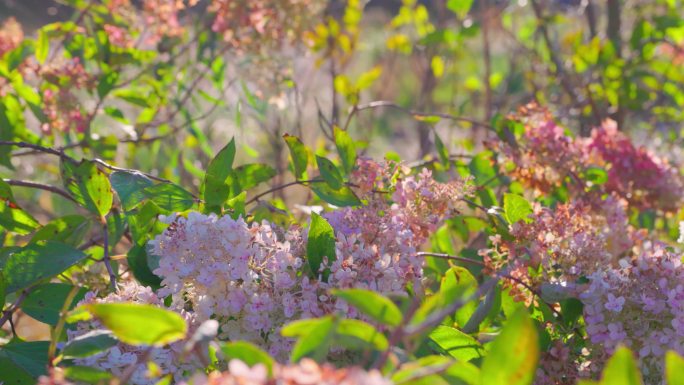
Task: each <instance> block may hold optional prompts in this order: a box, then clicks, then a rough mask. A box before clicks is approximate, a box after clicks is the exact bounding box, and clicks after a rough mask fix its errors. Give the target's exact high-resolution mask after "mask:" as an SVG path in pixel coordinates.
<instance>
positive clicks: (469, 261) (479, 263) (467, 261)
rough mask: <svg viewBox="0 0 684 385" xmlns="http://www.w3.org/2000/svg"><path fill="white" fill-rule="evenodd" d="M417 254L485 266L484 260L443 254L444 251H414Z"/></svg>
mask: <svg viewBox="0 0 684 385" xmlns="http://www.w3.org/2000/svg"><path fill="white" fill-rule="evenodd" d="M416 255H417V256H419V257H435V258H441V259H449V260H452V261H459V262H463V263H470V264H473V265H478V266H483V267H484V266H485V264H484V262H482V261H478V260H475V259H470V258H465V257H459V256H456V255H450V254H445V253H433V252H429V251H420V252H418V253H416Z"/></svg>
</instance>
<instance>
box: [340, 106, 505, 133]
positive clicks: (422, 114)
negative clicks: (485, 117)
mask: <svg viewBox="0 0 684 385" xmlns="http://www.w3.org/2000/svg"><path fill="white" fill-rule="evenodd" d="M383 107H387V108H394V109H397V110H399V111H402V112H404V113H407V114H409V115H413V116H417V117H431V116H437V117H439V118H442V119H447V120H453V121H456V122H465V123H470V124H472V125H474V126H480V127H485V128H488V129H493V127H492V126H491V125H489V124H487V123H485V122H479V121H477V120H474V119H470V118H465V117H462V116H455V115H450V114H445V113H440V112H423V111H414V110H411V109H408V108H404V107H402V106H400V105H398V104H397V103H394V102H391V101H387V100H377V101H374V102H370V103H366V104H359V105H357V106H355V107H354V108H353V109H352V111H351V112H350V115H351V114H352V113H357V112H358V111H363V110H369V109H375V108H383Z"/></svg>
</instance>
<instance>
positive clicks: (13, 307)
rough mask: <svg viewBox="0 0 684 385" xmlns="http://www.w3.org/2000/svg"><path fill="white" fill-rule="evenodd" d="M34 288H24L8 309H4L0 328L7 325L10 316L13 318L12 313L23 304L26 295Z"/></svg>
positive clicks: (0, 318)
mask: <svg viewBox="0 0 684 385" xmlns="http://www.w3.org/2000/svg"><path fill="white" fill-rule="evenodd" d="M31 290H33V288H28V289H26V290H22V292H21V294H19V297H17V299H16V300H15V301H14V303H13V304H12V305H10V307H9V308H8V309H7V310H3V311H2V317H0V328H2V327H3V326H4V325H5V322H7V321H8V320H9V319H10V318H12V315H13V314H14V312H15V311H16V310H17V309H19V307H20V306H21V303H22V302H24V300H25V299H26V297H27V296H28V295H29V293H30V292H31Z"/></svg>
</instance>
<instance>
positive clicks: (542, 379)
mask: <svg viewBox="0 0 684 385" xmlns="http://www.w3.org/2000/svg"><path fill="white" fill-rule="evenodd" d="M587 353H588V352H587ZM590 367H591V361H590V360H588V359H587V357H585V356H584V355H581V354H576V353H574V352H573V351H572V350H571V349H570V347H569V346H568V344H567V343H565V342H563V341H560V340H556V341H555V342H554V343H553V344H552V345H551V347H550V348H549V349H548V350H547V351H545V352H542V354H541V357H540V359H539V366H538V367H537V373H536V376H535V378H534V385H575V384H577V383H578V382H579V380H581V379H587V378H588V377H589V376H590V375H591V372H590Z"/></svg>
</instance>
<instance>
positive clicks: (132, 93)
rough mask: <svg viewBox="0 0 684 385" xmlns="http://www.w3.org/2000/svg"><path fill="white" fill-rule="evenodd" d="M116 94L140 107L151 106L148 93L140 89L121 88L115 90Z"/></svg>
mask: <svg viewBox="0 0 684 385" xmlns="http://www.w3.org/2000/svg"><path fill="white" fill-rule="evenodd" d="M114 96H115V97H117V98H120V99H123V100H125V101H127V102H128V103H130V104H133V105H135V106H138V107H142V108H148V107H151V106H150V103H149V98H148V97H147V93H146V92H144V91H143V90H140V89H131V88H121V89H118V90H116V91H114Z"/></svg>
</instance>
